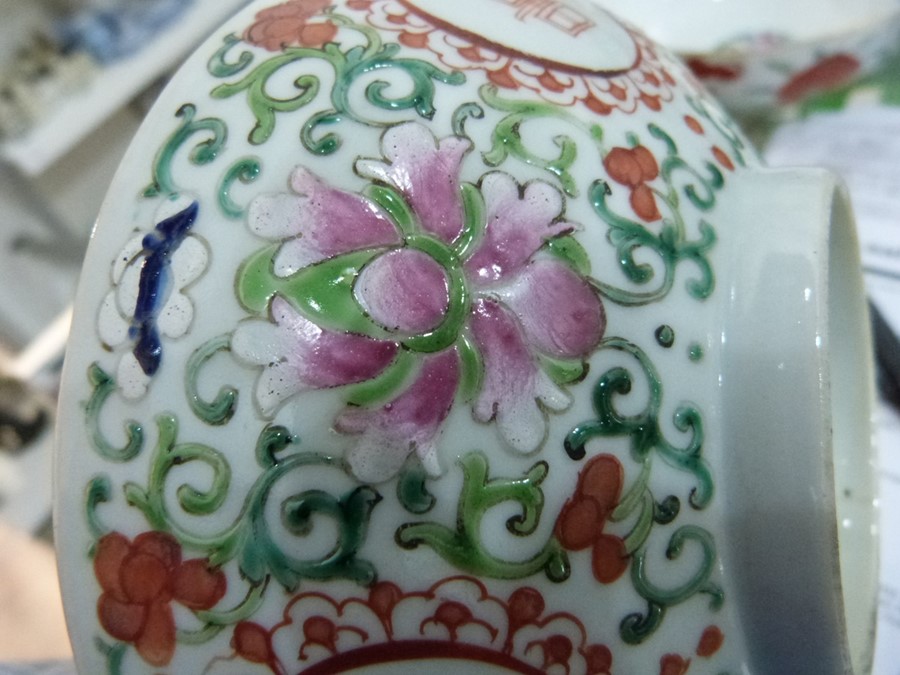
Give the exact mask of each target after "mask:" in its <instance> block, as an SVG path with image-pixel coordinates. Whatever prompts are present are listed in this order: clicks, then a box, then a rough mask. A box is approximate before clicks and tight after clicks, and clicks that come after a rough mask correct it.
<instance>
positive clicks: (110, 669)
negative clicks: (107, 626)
mask: <svg viewBox="0 0 900 675" xmlns="http://www.w3.org/2000/svg"><path fill="white" fill-rule="evenodd" d="M94 647H96V649H97V651H98V652H100V654H102V655H103V658H104V659H105V660H106V675H121V673H122V661H124V659H125V651H126V650H127V649H128V645H126V644H124V643H122V642H116V643H114V644H111V645H110V644H107V643H106V642H105V641H104V640H102V639H100V638H94Z"/></svg>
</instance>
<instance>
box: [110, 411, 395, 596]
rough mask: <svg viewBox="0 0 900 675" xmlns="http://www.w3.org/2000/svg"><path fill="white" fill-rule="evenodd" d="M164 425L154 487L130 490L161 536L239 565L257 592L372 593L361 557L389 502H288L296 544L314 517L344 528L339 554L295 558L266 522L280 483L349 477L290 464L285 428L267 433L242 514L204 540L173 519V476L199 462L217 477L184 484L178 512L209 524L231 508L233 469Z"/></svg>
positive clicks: (170, 422) (361, 495) (323, 497)
mask: <svg viewBox="0 0 900 675" xmlns="http://www.w3.org/2000/svg"><path fill="white" fill-rule="evenodd" d="M157 425H158V427H159V440H158V443H157V447H156V449H155V452H154V456H153V459H152V463H151V469H150V477H149V481H148V484H147V486H146V487H142V486H140V485H138V484H136V483H128V484H126V486H125V496H126V498H127V499H128V502H129V503H130V504H132V505H133V506H135V507H136V508H138V509H139V510H140V511H141V512H142V513H143V514H144V516H145V517H146V518H147V521H148V522H149V523H150V525H151V526H152V527H153V528H154V529H156V530H161V531H166V532H170V533H172V534H173V535H174V536H175V537H176V538H177V539H178V540H179V541H180V542H181V543H182V545H184V546H186V547H189V548H192V549H197V550H200V551H203V552H204V553H205V554H206V556H207V557H208V558H209V563H210V565H211V566H213V567H221V566H222V565H223V564H225V563H226V562H228V561H229V560H232V559H235V558H236V559H237V561H238V566H239V568H240V570H241V573H242V575H243V576H244V578H246V579H247V580H248V581H249V582H250V583H251V584H260V583H262V582H263V581H264V580H265V579H266V577H267V576H268V575H269V574H271V575H272V577H273V578H275V579H276V580H277V581H278V582H279V583H280V584H281V585H282V586H284V587H285V588H286V589H287V590H289V591H293V590H295V589H296V588H297V586H298V585H299V584H300V582H301V580H303V579H319V580H327V579H336V578H341V579H350V580H353V581H355V582H357V583H360V584H364V585H367V584H371V583H373V582H374V580H375V568H374V566H373V565H372V564H371V563H370V562H369V561H367V560H362V559H359V558H358V557H357V552H358V550H359V549H360V548H361V546H362V544H363V542H364V540H365V535H366V532H367V531H368V523H369V518H370V515H371V513H372V509H374V507H375V506H376V504H377V503H378V502H379V501H380V500H381V496H380V495H379V494H378V493H377V492H376V491H375V490H374V489H372V488H371V487H368V486H359V487H357V488H355V489H353V490H351V491H350V492H348V493H347V494H345V495H343V496H340V497H334V496H332V495H330V494H327V493H325V492H323V491H321V490H316V489H313V490H306V491H301V492H297V493H294V494H292V495H290V496H288V497H286V498H285V499H284V500H283V501H282V504H281V513H282V519H281V520H282V523H281V524H282V526H283V527H284V528H285V530H286V531H287V532H288V533H289V534H292V535H294V536H295V537H303V536H305V535H307V534H309V533H310V532H311V529H312V527H313V522H314V517H320V516H324V517H327V518H330V519H331V520H333V521H335V522H336V524H337V526H338V527H337V530H338V534H337V541H336V543H335V546H334V548H333V549H332V550H331V551H330V552H328V553H327V554H325V555H324V556H323V557H321V558H319V559H311V560H310V559H301V558H297V557H296V556H294V555H293V554H292V552H290V551H287V550H286V549H285V548H284V546H283V545H280V543H279V541H276V539H275V537H274V536H273V534H272V532H271V530H270V525H269V523H268V521H267V519H266V505H267V503H268V500H269V498H270V495H271V492H272V490H273V488H274V486H275V485H276V484H277V483H278V482H279V481H280V480H282V479H284V478H285V477H286V476H288V475H291V474H296V473H302V470H303V469H304V468H308V467H314V466H318V467H334V468H335V469H336V470H338V471H340V472H341V474H343V473H344V469H343V467H342V465H340V463H339V462H338V461H336V460H334V459H332V458H330V457H327V456H323V455H319V454H315V453H297V454H292V455H287V456H283V455H282V452H283V451H284V450H285V449H286V448H287V447H289V446H290V445H292V444H293V443H295V442H296V439H295V438H294V437H293V436H292V435H291V434H290V433H289V432H288V431H287V430H286V429H285V428H284V427H272V426H270V427H266V428H265V429H264V430H263V431H262V433H261V434H260V437H259V439H258V442H257V447H256V458H257V461H258V463H259V464H260V466H261V468H262V469H263V472H262V474H261V475H260V476H259V477H258V478H257V479H256V481H255V482H254V483H253V485H252V486H251V487H250V488H249V489H248V490H247V492H246V497H245V499H244V503H243V507H242V509H241V512H240V514H239V515H238V516H237V518H236V519H235V520H234V521H233V522H232V524H231V525H229V526H227V527H226V528H224V529H223V530H222V531H220V532H218V533H215V534H198V533H194V532H191V531H189V530H188V529H186V528H185V527H184V526H182V525H181V524H179V523H178V522H177V521H176V520H175V518H174V517H173V514H172V513H171V512H170V510H169V507H168V505H167V503H166V498H165V495H166V483H167V480H168V475H169V473H170V472H171V471H172V470H173V469H174V468H176V467H179V466H182V465H184V464H188V463H191V462H200V463H202V464H205V465H207V466H208V467H209V468H210V470H211V471H212V474H213V475H212V480H211V484H210V486H209V487H208V488H206V489H198V488H197V487H195V486H193V485H188V484H184V485H180V486H179V487H178V489H177V490H176V492H175V494H176V497H177V504H178V506H179V508H180V509H181V510H182V511H183V512H184V513H186V514H188V515H189V516H202V515H209V514H211V513H213V512H215V511H217V510H218V509H220V508H221V507H222V506H223V504H224V503H225V500H226V499H227V496H228V493H229V490H230V488H231V482H232V475H231V468H230V466H229V464H228V461H227V459H226V458H225V456H224V455H223V454H222V453H221V452H219V451H218V450H215V449H213V448H211V447H208V446H205V445H201V444H198V443H182V444H179V443H176V439H177V433H178V424H177V420H176V419H175V418H174V417H173V416H171V415H162V416H160V417H158V418H157ZM297 548H298V549H300V550H302V547H297Z"/></svg>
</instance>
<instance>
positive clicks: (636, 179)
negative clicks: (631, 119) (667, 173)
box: [603, 145, 662, 223]
mask: <svg viewBox="0 0 900 675" xmlns="http://www.w3.org/2000/svg"><path fill="white" fill-rule="evenodd" d="M603 166H604V167H605V168H606V171H607V173H609V177H610V178H612V179H613V180H614V181H616V182H617V183H620V184H621V185H625V186H626V187H628V188H630V189H631V197H630V202H631V208H632V209H633V210H634V212H635V213H636V214H637V215H638V217H639V218H641V219H643V220H645V221H647V222H648V223H652V222H654V221H656V220H659V219H660V218H662V214H661V213H660V212H659V208H658V207H657V204H656V196H655V195H654V194H653V190H652V189H651V188H650V186H649V185H647V183H648V182H649V181H652V180H654V179H655V178H657V177H658V176H659V165H658V164H657V162H656V157H654V156H653V153H652V152H650V151H649V150H648V149H647V148H646V147H644V146H643V145H638V146H636V147H634V148H623V147H615V148H613V149H612V150H610V152H609V154H608V155H606V157H604V158H603Z"/></svg>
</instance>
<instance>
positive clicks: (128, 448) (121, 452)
mask: <svg viewBox="0 0 900 675" xmlns="http://www.w3.org/2000/svg"><path fill="white" fill-rule="evenodd" d="M88 380H89V382H90V383H91V386H92V387H93V389H94V390H93V393H92V394H91V397H90V399H89V400H88V402H87V405H86V406H85V412H86V414H87V429H88V434H89V435H90V438H91V443H92V445H93V447H94V450H95V451H96V452H97V453H98V454H99V455H100V456H101V457H103V458H104V459H108V460H110V461H113V462H128V461H131V460H132V459H134V458H135V457H137V455H138V453H139V452H140V451H141V448H142V447H143V445H144V429H143V427H141V425H140V424H139V423H137V422H135V421H134V420H129V421H128V422H126V424H125V436H126V438H127V441H126V443H125V445H124V446H122V447H115V446H113V445H112V443H110V442H109V441H108V440H107V439H106V436H105V435H104V434H103V432H102V431H101V429H100V413H101V412H102V411H103V407H104V406H105V405H106V402H107V400H108V399H109V397H110V396H111V395H112V393H113V392H114V391H115V390H116V381H115V380H114V379H113V378H112V377H111V376H110V375H108V374H107V373H106V372H105V371H104V370H103V369H102V368H101V367H100V366H99V365H98V364H96V363H94V364H92V365H91V367H90V368H89V369H88Z"/></svg>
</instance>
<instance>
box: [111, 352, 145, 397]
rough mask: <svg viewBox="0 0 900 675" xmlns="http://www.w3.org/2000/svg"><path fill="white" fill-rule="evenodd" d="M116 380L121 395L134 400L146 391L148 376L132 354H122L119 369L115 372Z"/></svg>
mask: <svg viewBox="0 0 900 675" xmlns="http://www.w3.org/2000/svg"><path fill="white" fill-rule="evenodd" d="M116 382H117V383H118V385H119V389H120V390H121V391H122V396H124V397H125V398H127V399H131V400H135V399H138V398H140V397H141V396H143V395H144V394H146V393H147V387H148V386H149V384H150V378H149V377H148V376H147V375H146V373H144V371H143V370H142V369H141V365H140V364H139V363H138V362H137V359H136V358H135V357H134V354H132V353H131V352H128V353H127V354H123V355H122V358H121V360H120V361H119V369H118V371H117V372H116Z"/></svg>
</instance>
